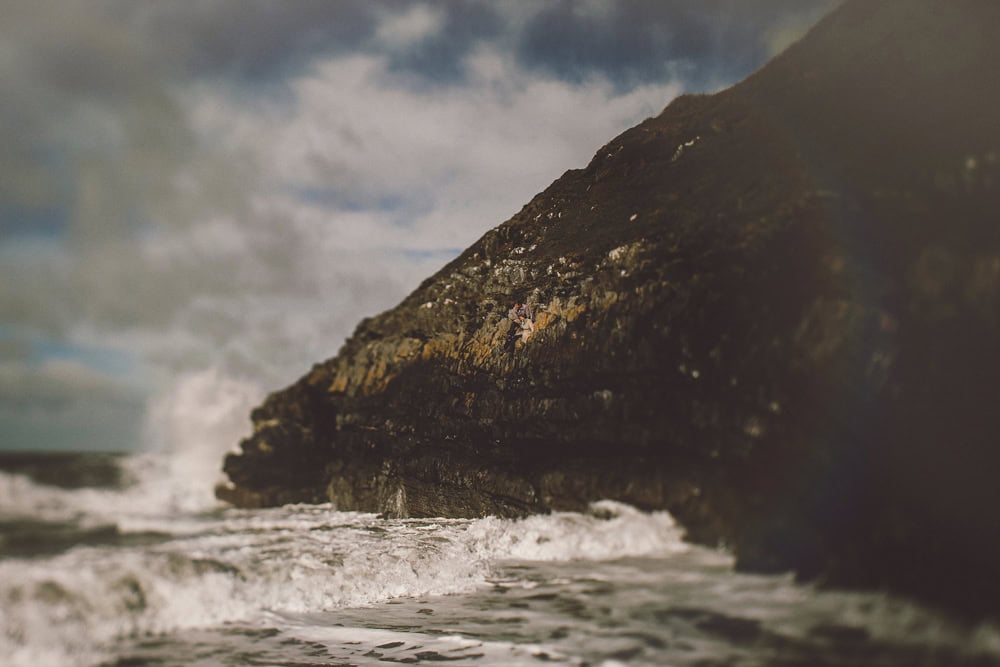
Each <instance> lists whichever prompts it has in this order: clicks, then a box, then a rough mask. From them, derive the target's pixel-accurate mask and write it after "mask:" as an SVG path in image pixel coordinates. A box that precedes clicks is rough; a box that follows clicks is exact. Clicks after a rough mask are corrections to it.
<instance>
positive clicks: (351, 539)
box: [0, 504, 679, 665]
mask: <svg viewBox="0 0 1000 667" xmlns="http://www.w3.org/2000/svg"><path fill="white" fill-rule="evenodd" d="M609 509H611V510H613V511H614V512H617V515H616V516H613V517H612V518H610V519H599V518H596V517H594V516H586V515H580V514H569V513H563V514H556V515H552V516H545V517H532V518H529V519H525V520H521V521H511V520H501V519H482V520H476V521H461V520H428V521H418V520H397V521H387V520H381V519H378V518H377V517H375V516H373V515H368V514H353V513H339V512H334V511H333V510H332V509H331V508H330V507H329V506H326V507H315V506H308V507H306V506H292V507H285V508H276V509H273V510H265V511H256V512H248V511H239V510H232V511H228V512H225V513H224V514H223V515H222V516H221V517H219V518H216V519H211V518H207V517H203V518H201V519H195V518H189V519H187V521H186V523H184V524H183V526H184V527H183V529H182V530H178V531H176V532H174V534H175V535H176V536H177V537H175V538H174V539H172V540H170V541H168V542H164V543H160V544H156V545H152V546H147V547H143V548H122V547H104V548H98V547H89V548H77V549H74V550H72V551H70V552H67V553H64V554H61V555H59V556H56V557H53V558H48V559H43V560H36V561H20V560H8V561H3V562H0V601H2V605H0V606H2V611H0V614H2V615H0V620H2V621H3V627H4V628H5V632H4V635H3V637H0V642H2V644H3V645H2V646H0V649H2V651H0V653H2V654H4V655H11V656H14V658H13V662H12V663H11V664H14V665H18V664H38V662H39V651H41V652H43V653H44V652H53V651H54V652H55V653H59V652H60V651H64V652H66V654H67V655H75V654H78V653H80V652H83V653H86V652H87V651H90V652H92V653H93V652H96V651H99V648H100V647H101V646H102V645H103V644H105V643H107V642H110V641H113V640H114V638H116V637H120V636H122V635H124V634H130V633H135V632H140V633H141V632H164V631H169V630H175V629H179V628H189V627H207V626H213V625H217V624H220V623H223V622H227V621H244V622H249V621H253V620H254V619H259V618H260V617H261V614H264V613H266V612H268V611H273V612H280V613H309V612H317V611H328V610H333V609H338V608H343V607H357V606H364V605H369V604H373V603H377V602H380V601H384V600H387V599H390V598H395V597H403V596H419V595H441V594H453V593H462V592H466V591H470V590H473V589H475V588H477V587H480V586H484V585H485V584H486V582H487V581H488V579H489V576H490V574H491V572H492V568H493V566H494V564H495V563H496V562H498V561H500V560H505V559H540V560H568V559H587V558H592V559H606V558H617V557H623V556H630V555H647V554H653V553H658V554H669V553H672V552H675V551H676V550H678V549H679V546H678V545H679V535H678V534H677V531H676V529H675V528H674V526H673V522H672V521H671V519H670V517H669V516H668V515H666V514H652V515H651V514H643V513H641V512H637V511H635V510H633V509H631V508H627V507H625V506H622V505H618V504H614V505H606V506H605V507H604V508H603V510H604V511H607V510H609ZM53 625H58V626H59V627H60V632H59V635H58V640H57V641H55V642H54V641H53V636H52V632H51V628H52V627H53ZM49 658H52V656H49ZM52 661H53V660H48V662H52ZM41 662H43V663H44V662H47V660H41Z"/></svg>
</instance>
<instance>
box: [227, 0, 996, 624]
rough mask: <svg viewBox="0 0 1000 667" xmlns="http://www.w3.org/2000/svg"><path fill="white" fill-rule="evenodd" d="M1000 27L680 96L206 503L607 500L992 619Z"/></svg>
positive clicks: (922, 12) (863, 22)
mask: <svg viewBox="0 0 1000 667" xmlns="http://www.w3.org/2000/svg"><path fill="white" fill-rule="evenodd" d="M997 28H1000V5H998V4H996V3H990V2H985V1H983V0H953V1H951V2H947V3H941V2H932V1H930V0H913V1H911V2H906V3H871V2H866V1H857V2H847V3H846V4H845V5H843V6H842V7H841V8H840V9H838V10H837V11H835V12H834V13H833V14H832V15H831V16H829V17H828V18H827V19H825V20H824V21H823V22H821V23H820V25H818V26H817V27H816V28H815V29H814V30H813V31H812V32H811V33H810V34H809V35H808V36H807V37H806V38H805V39H804V40H803V41H802V42H800V43H798V44H796V45H795V46H793V47H792V48H791V49H789V50H788V51H787V52H785V53H784V54H783V55H782V56H780V57H778V58H777V59H776V60H775V61H773V62H772V63H770V64H769V65H768V66H766V67H765V68H764V69H762V70H761V71H760V72H758V73H757V74H755V75H754V76H752V77H750V78H749V79H748V80H746V81H744V82H743V83H741V84H739V85H737V86H735V87H733V88H731V89H728V90H726V91H723V92H721V93H719V94H716V95H712V96H685V97H681V98H679V99H677V100H675V101H674V102H673V103H672V104H671V105H670V106H669V107H667V109H666V110H665V111H664V112H663V113H662V114H661V115H660V116H658V117H656V118H652V119H649V120H647V121H645V122H643V123H642V124H640V125H639V126H637V127H635V128H633V129H631V130H628V131H627V132H625V133H624V134H622V135H621V136H619V137H617V138H616V139H614V140H613V141H611V142H609V143H608V144H607V145H605V146H603V147H602V148H601V149H600V150H599V151H598V152H597V154H596V155H595V157H594V159H593V160H592V161H591V163H590V164H589V165H588V166H587V167H586V168H585V169H581V170H573V171H569V172H567V173H566V174H565V175H564V176H562V177H561V178H560V179H559V180H557V181H556V182H555V183H553V184H552V186H550V187H549V188H548V189H547V190H546V191H544V192H542V193H541V194H539V195H537V196H536V197H535V198H534V199H533V200H532V201H531V202H530V203H529V204H527V205H526V206H525V207H524V208H523V209H522V210H521V211H520V212H519V213H518V214H517V215H515V216H514V217H513V218H511V219H510V220H508V221H507V222H505V223H504V224H502V225H500V226H499V227H497V228H496V229H494V230H492V231H490V232H489V233H487V234H486V235H485V236H484V237H483V238H482V239H480V240H479V241H478V242H477V243H475V244H474V245H473V246H472V247H470V248H469V249H467V250H466V251H465V252H464V253H463V254H462V255H461V256H460V257H458V258H457V259H456V260H454V261H453V262H451V263H450V264H448V265H447V266H446V267H444V268H443V269H442V270H441V271H440V272H438V273H437V274H436V275H434V276H433V277H431V278H429V279H428V280H427V281H425V282H424V283H423V284H422V285H420V286H419V287H418V288H417V290H416V291H415V292H413V294H411V295H410V296H409V297H407V298H406V299H405V300H404V301H403V302H402V303H401V304H399V306H397V307H396V308H394V309H392V310H390V311H387V312H385V313H382V314H381V315H378V316H377V317H374V318H371V319H366V320H364V321H363V322H361V324H360V325H359V326H358V328H357V330H356V332H355V333H354V335H353V336H352V337H351V338H350V339H349V340H348V341H347V343H346V344H345V345H344V347H343V348H342V349H341V351H340V352H339V354H338V355H337V356H336V357H335V358H333V359H330V360H328V361H325V362H323V363H321V364H318V365H316V366H314V367H313V369H312V370H311V371H310V372H309V373H308V374H307V375H305V376H304V377H303V378H302V379H301V380H299V381H298V382H297V383H296V384H294V385H293V386H291V387H289V388H287V389H285V390H283V391H280V392H277V393H274V394H272V395H271V396H270V397H269V398H268V399H267V401H266V402H265V403H264V404H263V405H262V406H260V407H259V408H257V409H256V410H255V411H254V412H253V415H252V417H253V422H254V433H253V435H252V436H250V437H249V438H247V439H246V440H245V441H244V442H243V443H242V445H241V448H242V453H241V454H239V455H231V456H229V457H227V459H226V462H225V471H226V473H227V474H228V476H229V479H230V480H231V484H229V485H226V486H224V487H220V488H219V489H218V495H219V497H220V498H223V499H225V500H228V501H231V502H234V503H236V504H238V505H244V506H260V505H271V504H279V503H284V502H327V501H329V502H332V503H334V504H335V505H336V507H338V508H339V509H343V510H363V511H375V512H384V513H386V514H389V515H392V516H479V515H485V514H498V515H504V516H517V515H522V514H526V513H531V512H545V511H549V510H560V509H579V508H582V507H583V506H584V505H585V504H586V503H588V502H589V501H592V500H595V499H598V498H614V499H619V500H622V501H625V502H628V503H631V504H634V505H636V506H638V507H641V508H649V509H652V508H666V509H668V510H669V511H670V512H671V513H672V514H673V515H674V516H675V517H676V518H677V519H678V520H679V521H680V522H681V523H682V524H684V525H685V526H686V528H687V530H688V536H689V538H690V539H693V540H696V541H700V542H705V543H709V544H716V543H725V544H727V545H729V546H730V547H731V548H732V549H733V550H734V551H735V552H736V554H737V556H738V560H739V564H740V565H741V566H743V567H748V568H753V569H757V570H765V571H775V570H785V569H794V570H796V571H797V572H799V573H800V574H801V575H802V576H804V577H815V576H823V577H824V578H825V580H827V581H830V582H833V583H839V584H846V585H864V586H886V587H890V588H895V589H898V590H901V591H904V592H909V593H914V594H918V595H922V596H925V597H928V598H930V599H933V600H936V601H939V602H943V603H946V604H951V605H954V606H957V607H960V608H964V609H968V610H972V611H996V610H997V608H998V603H997V602H996V601H997V600H1000V595H998V593H1000V512H997V509H996V508H998V507H1000V484H997V482H996V480H995V477H996V473H997V471H998V470H1000V448H998V446H997V442H998V433H1000V416H998V415H1000V412H998V411H997V409H996V404H997V399H998V397H1000V389H998V387H1000V343H998V341H1000V230H998V219H997V215H998V213H1000V121H998V120H997V116H996V109H997V108H1000V104H998V103H1000V86H996V85H995V79H996V74H995V72H993V71H992V70H993V66H994V64H995V63H998V62H1000V48H998V45H997V41H996V40H995V39H993V34H994V33H995V30H996V29H997ZM517 300H521V301H523V300H527V301H528V302H529V303H530V304H531V305H532V307H533V308H534V310H535V326H536V330H535V332H534V335H533V336H532V337H531V338H530V340H529V341H527V342H526V343H522V342H520V341H516V340H514V339H513V338H512V337H511V335H510V334H511V331H510V329H511V323H510V322H509V321H508V320H506V319H505V316H506V312H507V310H508V309H509V308H510V306H511V305H512V304H513V303H514V302H515V301H517ZM973 586H974V587H975V590H978V591H979V592H978V593H977V594H976V595H973V594H972V593H971V592H970V591H971V590H973V589H972V588H971V587H973ZM984 588H985V589H989V590H984Z"/></svg>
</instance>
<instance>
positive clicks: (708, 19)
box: [0, 0, 835, 450]
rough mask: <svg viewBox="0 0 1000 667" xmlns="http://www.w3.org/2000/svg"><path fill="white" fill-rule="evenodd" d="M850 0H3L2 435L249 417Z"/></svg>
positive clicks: (24, 443) (127, 440)
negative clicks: (361, 326) (524, 214)
mask: <svg viewBox="0 0 1000 667" xmlns="http://www.w3.org/2000/svg"><path fill="white" fill-rule="evenodd" d="M834 4H835V2H834V0H618V1H614V0H578V1H572V2H571V1H568V0H550V1H547V2H540V1H538V2H536V1H527V0H492V1H489V2H487V1H486V0H482V1H479V0H477V1H472V0H449V1H427V2H400V1H390V0H385V1H378V0H324V1H314V0H297V1H295V2H279V1H278V0H202V1H199V2H181V1H164V0H23V1H22V0H3V1H2V3H0V10H2V16H3V20H2V22H0V100H2V103H0V144H2V149H0V315H2V319H0V449H8V450H10V449H31V450H66V449H70V450H72V449H96V450H135V449H139V448H142V447H155V446H169V441H170V440H171V439H174V440H176V439H187V440H192V441H193V440H197V439H198V438H200V437H203V436H204V434H205V433H208V432H211V433H213V434H215V437H220V436H218V433H220V432H222V433H227V434H228V433H229V432H230V431H235V432H236V433H239V432H240V430H242V431H244V432H245V431H247V430H248V429H249V419H248V416H247V411H248V410H249V407H250V406H252V405H253V404H254V403H256V402H259V401H260V400H261V399H262V398H263V397H264V396H265V395H266V393H267V392H269V391H273V390H276V389H279V388H281V387H282V386H284V385H286V384H288V383H290V382H292V381H294V380H295V379H297V378H298V377H299V376H300V375H301V374H302V373H304V372H305V371H306V370H308V368H309V366H310V365H311V364H312V363H315V362H318V361H320V360H322V359H325V358H328V357H330V356H332V355H333V354H335V353H336V351H337V349H338V348H339V347H340V345H341V344H342V343H343V341H344V339H345V337H346V336H348V335H349V334H350V333H351V331H352V330H353V329H354V327H355V325H356V324H357V323H358V321H360V320H361V319H362V318H363V317H366V316H369V315H373V314H375V313H378V312H380V311H382V310H384V309H386V308H389V307H391V306H393V305H395V304H396V303H397V302H398V301H399V300H401V299H402V298H403V297H404V296H405V295H406V294H407V293H409V292H410V291H411V290H412V289H414V288H415V287H416V286H417V285H418V284H419V282H420V281H421V280H422V279H423V278H425V277H427V276H429V275H431V274H432V273H434V272H435V271H436V270H437V269H438V268H440V267H441V266H443V265H444V264H445V263H447V262H448V261H449V260H450V259H452V258H453V257H455V256H456V255H457V254H459V252H461V250H462V249H464V248H465V247H466V246H468V245H470V244H471V243H472V242H474V241H475V240H476V239H477V238H479V237H480V236H481V235H482V234H483V233H485V232H486V231H487V230H489V229H491V228H492V227H495V226H496V225H498V224H500V223H501V222H503V221H504V220H506V219H508V218H509V217H510V216H512V215H513V214H514V213H516V212H517V211H518V210H519V209H520V208H521V206H522V205H523V204H525V203H527V202H528V200H530V198H531V197H532V196H534V195H535V194H536V193H537V192H540V191H541V190H543V189H544V188H545V187H547V186H548V185H549V184H550V183H551V182H552V181H553V180H555V179H556V178H558V177H559V176H560V175H561V174H562V173H563V172H564V171H566V170H567V169H571V168H579V167H582V166H585V165H586V164H587V162H589V160H590V157H591V156H592V155H593V153H594V152H595V151H596V150H597V149H598V148H599V147H600V146H602V145H603V144H604V143H606V142H607V141H609V140H610V139H612V138H613V137H614V136H616V135H617V134H619V133H620V132H622V131H624V130H625V129H627V128H629V127H631V126H633V125H635V124H636V123H638V122H640V121H641V120H643V119H644V118H647V117H649V116H654V115H656V114H658V113H659V112H660V111H661V110H662V109H663V108H664V107H665V106H666V105H667V104H668V103H669V102H670V100H671V99H673V98H674V97H676V96H677V95H678V94H681V93H684V92H712V91H715V90H719V89H721V88H724V87H726V86H728V85H731V84H733V83H735V82H736V81H738V80H740V79H742V78H743V77H745V76H746V75H747V74H749V73H750V72H752V71H753V70H755V69H756V68H758V67H760V66H761V65H762V64H763V63H765V62H766V61H767V60H768V59H769V58H770V57H772V56H773V55H775V54H777V53H778V52H780V51H781V50H782V49H783V48H785V47H786V46H788V45H789V44H790V43H791V42H793V41H794V40H795V39H797V38H798V37H800V36H801V35H802V34H804V32H805V31H806V30H807V29H808V28H809V27H810V26H811V25H813V24H814V23H815V22H816V21H817V20H818V19H819V18H820V17H821V16H822V15H823V14H824V13H825V12H827V11H828V10H829V9H831V8H832V6H833V5H834ZM230 423H231V424H232V428H231V429H229V428H221V427H220V424H226V425H228V424H230ZM223 437H229V436H228V435H227V436H223ZM233 438H234V442H233V443H231V444H235V440H236V439H238V437H237V436H235V435H234V436H233ZM165 442H166V443H167V444H166V445H165V444H164V443H165Z"/></svg>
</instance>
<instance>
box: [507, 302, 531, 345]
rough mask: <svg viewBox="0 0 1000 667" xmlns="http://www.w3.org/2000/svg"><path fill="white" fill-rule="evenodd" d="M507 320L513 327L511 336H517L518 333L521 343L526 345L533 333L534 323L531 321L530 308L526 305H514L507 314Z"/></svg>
mask: <svg viewBox="0 0 1000 667" xmlns="http://www.w3.org/2000/svg"><path fill="white" fill-rule="evenodd" d="M507 318H508V319H509V320H510V321H511V322H513V323H514V325H515V327H514V329H513V334H512V336H517V334H518V332H520V334H521V341H522V342H524V343H527V342H528V339H529V338H531V334H532V333H533V332H534V331H535V323H534V322H532V321H531V307H530V306H529V305H528V304H526V303H515V304H514V307H513V308H511V309H510V312H509V313H507Z"/></svg>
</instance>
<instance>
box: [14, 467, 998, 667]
mask: <svg viewBox="0 0 1000 667" xmlns="http://www.w3.org/2000/svg"><path fill="white" fill-rule="evenodd" d="M218 463H219V461H218V460H217V459H215V460H213V461H212V462H211V466H213V469H212V472H213V474H215V475H217V468H218ZM206 465H208V464H207V463H206ZM210 482H211V476H206V475H199V474H194V473H193V472H192V471H191V470H190V469H189V468H181V469H179V468H178V464H177V461H176V460H173V459H171V457H170V456H165V455H161V454H157V453H155V452H146V453H142V454H135V455H109V454H10V453H7V454H2V455H0V664H2V665H4V666H5V667H19V666H25V667H28V666H30V667H45V666H48V665H51V666H53V667H56V666H58V667H64V666H70V665H84V666H90V665H95V666H96V665H101V666H108V667H111V666H114V667H126V666H128V667H140V666H150V667H152V666H168V665H170V666H173V665H183V666H202V665H203V666H215V665H233V666H235V665H255V666H270V665H274V666H288V667H291V666H295V667H305V666H318V665H386V664H397V663H402V664H411V665H431V664H434V665H436V664H440V663H450V664H455V665H483V666H487V665H490V666H492V665H594V666H598V665H601V666H604V667H612V666H618V665H675V666H678V667H680V666H691V667H693V666H696V665H697V666H699V667H707V666H715V665H718V666H723V665H726V666H730V665H737V666H748V667H749V666H751V665H753V666H779V665H780V666H792V665H802V666H812V667H818V666H825V665H830V666H834V665H836V666H848V665H851V666H854V665H898V666H900V667H913V666H919V665H941V666H947V667H954V666H962V665H983V666H985V665H1000V624H998V623H996V622H991V621H982V620H979V621H975V622H972V621H968V620H963V619H960V618H956V617H954V616H952V615H949V614H947V613H944V612H941V611H937V610H934V609H931V608H927V607H924V606H921V605H920V604H917V603H915V602H913V601H910V600H907V599H903V598H900V597H896V596H893V595H888V594H885V593H879V592H850V591H835V590H823V589H821V588H818V587H816V586H813V585H804V584H800V583H796V582H795V580H794V578H793V577H792V576H790V575H782V576H760V575H754V574H746V573H741V572H737V571H735V570H734V567H733V557H732V555H731V554H730V553H728V552H727V551H726V550H725V549H724V548H721V547H720V548H718V549H710V548H704V547H699V546H693V545H691V544H688V543H686V542H685V541H684V539H683V530H682V529H681V528H679V527H678V525H677V524H676V523H675V522H674V520H673V519H672V518H671V517H670V516H669V515H668V514H666V513H663V512H642V511H639V510H638V509H635V508H633V507H629V506H627V505H623V504H620V503H616V502H611V501H601V502H596V503H594V504H593V505H592V506H591V507H590V509H589V511H587V512H582V513H554V514H550V515H546V516H533V517H529V518H525V519H519V520H512V519H499V518H483V519H473V520H457V519H389V518H383V517H381V516H378V515H375V514H362V513H356V512H340V511H337V510H336V509H335V508H333V507H331V506H329V505H289V506H285V507H277V508H271V509H257V510H246V509H237V508H233V507H229V506H226V505H224V504H222V503H220V502H218V501H216V500H215V499H214V497H213V494H212V486H211V483H210ZM928 539H933V536H928ZM901 557H904V558H905V555H901Z"/></svg>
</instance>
